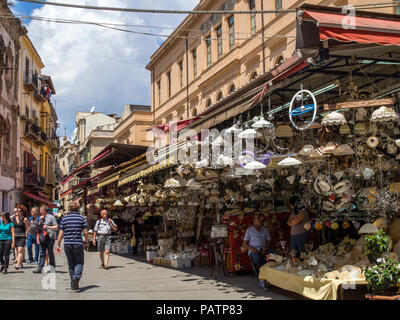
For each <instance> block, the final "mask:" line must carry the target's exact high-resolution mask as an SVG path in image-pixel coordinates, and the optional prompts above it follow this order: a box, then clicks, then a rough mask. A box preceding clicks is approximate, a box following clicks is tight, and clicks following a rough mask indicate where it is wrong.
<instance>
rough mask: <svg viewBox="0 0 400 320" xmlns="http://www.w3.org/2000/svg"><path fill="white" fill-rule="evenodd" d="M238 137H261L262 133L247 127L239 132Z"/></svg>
mask: <svg viewBox="0 0 400 320" xmlns="http://www.w3.org/2000/svg"><path fill="white" fill-rule="evenodd" d="M238 137H239V138H241V139H246V138H259V137H261V133H259V132H257V131H256V130H254V129H252V128H249V129H246V130H244V131H243V132H241V133H239V135H238Z"/></svg>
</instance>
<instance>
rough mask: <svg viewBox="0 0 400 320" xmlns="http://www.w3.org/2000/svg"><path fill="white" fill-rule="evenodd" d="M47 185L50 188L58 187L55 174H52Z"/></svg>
mask: <svg viewBox="0 0 400 320" xmlns="http://www.w3.org/2000/svg"><path fill="white" fill-rule="evenodd" d="M46 184H47V185H50V186H55V185H56V175H55V174H54V173H50V174H49V176H48V177H47V180H46Z"/></svg>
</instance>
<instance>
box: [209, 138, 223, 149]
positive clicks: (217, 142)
mask: <svg viewBox="0 0 400 320" xmlns="http://www.w3.org/2000/svg"><path fill="white" fill-rule="evenodd" d="M211 145H212V146H214V147H221V146H223V145H224V137H223V136H218V138H216V139H215V140H214V141H213V142H212V143H211Z"/></svg>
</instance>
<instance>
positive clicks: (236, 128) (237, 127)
mask: <svg viewBox="0 0 400 320" xmlns="http://www.w3.org/2000/svg"><path fill="white" fill-rule="evenodd" d="M239 131H242V129H241V128H240V125H239V124H237V123H235V124H234V125H233V126H232V127H230V128H228V129H226V130H225V132H226V133H235V132H239Z"/></svg>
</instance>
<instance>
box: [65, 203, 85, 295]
mask: <svg viewBox="0 0 400 320" xmlns="http://www.w3.org/2000/svg"><path fill="white" fill-rule="evenodd" d="M68 209H69V211H70V212H69V213H68V214H67V215H66V216H64V217H63V219H62V221H61V224H60V227H59V230H60V234H59V235H58V240H57V253H58V254H61V249H60V244H61V240H62V238H63V237H64V251H65V255H66V256H67V259H68V269H69V276H70V278H71V289H72V290H74V291H79V280H80V279H81V278H82V271H83V264H84V249H86V250H87V249H88V247H89V242H88V233H87V228H88V226H87V221H86V219H85V218H84V217H83V216H82V215H81V214H80V213H79V212H78V209H79V205H78V204H77V203H76V202H74V201H71V202H70V203H69V204H68ZM82 231H83V235H84V237H85V243H83V242H82Z"/></svg>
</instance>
